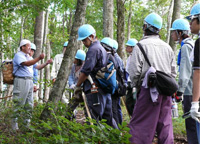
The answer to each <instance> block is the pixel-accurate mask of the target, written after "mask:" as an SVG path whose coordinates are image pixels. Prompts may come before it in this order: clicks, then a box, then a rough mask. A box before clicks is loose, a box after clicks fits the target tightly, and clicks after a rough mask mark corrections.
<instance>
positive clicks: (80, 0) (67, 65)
mask: <svg viewBox="0 0 200 144" xmlns="http://www.w3.org/2000/svg"><path fill="white" fill-rule="evenodd" d="M87 3H88V0H77V7H76V13H75V18H74V22H73V25H72V30H71V33H70V37H69V44H68V46H67V49H66V51H65V54H64V58H63V61H62V64H61V67H60V70H59V72H58V76H57V79H56V81H55V83H54V85H53V88H52V90H51V92H50V95H49V101H48V103H47V105H46V107H45V108H44V110H43V112H42V114H41V116H40V118H41V119H42V120H46V119H47V118H50V117H51V111H50V109H49V107H50V106H51V105H50V103H54V104H55V105H57V104H58V101H60V100H61V98H62V94H63V92H64V90H65V85H66V83H67V79H68V76H69V73H70V71H69V69H71V65H72V62H73V59H74V55H75V52H76V51H77V50H78V47H77V31H78V28H79V27H80V26H81V25H82V24H83V20H84V17H85V13H86V7H87ZM56 110H57V108H54V111H55V112H56Z"/></svg>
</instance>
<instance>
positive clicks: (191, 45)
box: [184, 43, 193, 49]
mask: <svg viewBox="0 0 200 144" xmlns="http://www.w3.org/2000/svg"><path fill="white" fill-rule="evenodd" d="M184 44H188V45H190V46H191V48H192V49H193V45H192V44H191V43H184Z"/></svg>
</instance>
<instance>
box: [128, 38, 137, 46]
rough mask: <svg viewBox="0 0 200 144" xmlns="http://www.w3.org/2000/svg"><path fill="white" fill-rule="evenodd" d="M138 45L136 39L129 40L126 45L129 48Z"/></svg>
mask: <svg viewBox="0 0 200 144" xmlns="http://www.w3.org/2000/svg"><path fill="white" fill-rule="evenodd" d="M137 43H138V41H137V40H136V39H129V40H128V41H127V43H126V45H127V46H135V45H136V44H137Z"/></svg>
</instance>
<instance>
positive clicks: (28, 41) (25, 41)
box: [19, 39, 31, 47]
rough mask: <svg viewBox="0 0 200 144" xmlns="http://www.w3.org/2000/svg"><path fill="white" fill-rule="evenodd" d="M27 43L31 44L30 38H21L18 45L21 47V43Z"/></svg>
mask: <svg viewBox="0 0 200 144" xmlns="http://www.w3.org/2000/svg"><path fill="white" fill-rule="evenodd" d="M28 43H29V44H30V45H31V42H30V40H27V39H23V40H21V42H20V45H19V47H21V46H23V45H26V44H28Z"/></svg>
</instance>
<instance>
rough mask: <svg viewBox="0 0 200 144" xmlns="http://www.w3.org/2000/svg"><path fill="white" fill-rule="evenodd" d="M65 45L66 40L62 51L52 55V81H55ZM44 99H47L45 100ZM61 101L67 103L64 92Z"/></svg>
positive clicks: (66, 43)
mask: <svg viewBox="0 0 200 144" xmlns="http://www.w3.org/2000/svg"><path fill="white" fill-rule="evenodd" d="M67 45H68V41H66V42H65V43H64V44H63V50H62V53H61V54H57V55H56V56H55V57H54V60H53V65H52V70H51V80H52V81H53V83H54V82H55V81H56V77H57V74H58V71H59V69H60V66H61V63H62V60H63V57H64V53H65V51H66V48H67ZM45 101H47V100H45ZM62 102H63V103H65V104H66V103H68V99H67V98H66V96H65V92H64V93H63V97H62Z"/></svg>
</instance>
